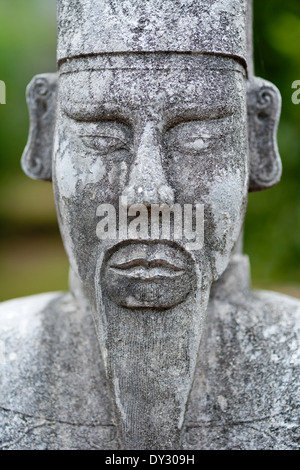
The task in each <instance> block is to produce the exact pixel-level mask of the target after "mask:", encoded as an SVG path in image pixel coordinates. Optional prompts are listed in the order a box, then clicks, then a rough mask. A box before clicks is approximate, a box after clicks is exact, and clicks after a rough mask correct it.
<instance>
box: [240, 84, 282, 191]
mask: <svg viewBox="0 0 300 470" xmlns="http://www.w3.org/2000/svg"><path fill="white" fill-rule="evenodd" d="M280 111H281V96H280V92H279V90H278V89H277V88H276V87H275V85H273V84H272V83H270V82H267V81H266V80H263V79H261V78H258V77H252V78H250V79H249V81H248V132H249V156H250V180H249V192H251V191H261V190H262V189H268V188H270V187H272V186H274V185H275V184H276V183H278V181H279V180H280V177H281V172H282V165H281V159H280V155H279V151H278V145H277V129H278V124H279V119H280Z"/></svg>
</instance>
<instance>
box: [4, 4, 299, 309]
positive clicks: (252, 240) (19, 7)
mask: <svg viewBox="0 0 300 470" xmlns="http://www.w3.org/2000/svg"><path fill="white" fill-rule="evenodd" d="M254 9H255V20H254V31H255V38H254V39H255V41H254V44H255V66H256V75H258V76H261V77H263V78H265V79H267V80H270V81H272V82H273V83H275V84H276V85H277V87H278V88H279V89H280V91H281V94H282V100H283V109H282V118H281V123H280V129H279V147H280V153H281V156H282V160H283V168H284V172H283V177H282V181H281V182H280V184H279V185H277V186H276V187H275V188H272V189H270V190H268V191H264V192H261V193H255V194H251V195H250V197H249V206H248V213H247V218H246V227H245V252H246V253H248V254H249V256H250V260H251V268H252V283H253V286H254V287H261V288H268V289H273V290H277V291H280V292H284V293H288V294H291V295H295V296H297V297H299V298H300V236H299V234H300V132H299V131H300V105H298V106H296V105H294V104H293V103H292V101H291V96H292V93H293V91H294V90H292V88H291V86H292V83H293V82H294V81H295V80H300V2H299V0H285V1H284V2H282V0H254ZM55 10H56V0H0V80H3V81H4V82H5V83H6V87H7V98H6V103H7V104H5V105H0V301H2V300H6V299H10V298H13V297H20V296H25V295H30V294H35V293H38V292H44V291H51V290H65V289H67V285H68V261H67V258H66V255H65V253H64V249H63V246H62V242H61V240H60V235H59V231H58V226H57V222H56V214H55V207H54V201H53V196H52V187H51V184H50V183H42V182H36V181H32V180H30V179H29V178H27V177H26V176H25V175H23V173H22V170H21V168H20V157H21V154H22V152H23V149H24V146H25V144H26V140H27V134H28V126H29V123H28V113H27V108H26V103H25V88H26V85H27V84H28V83H29V81H30V80H31V78H32V77H33V76H34V75H35V74H38V73H44V72H55V70H56V58H55V53H56V19H55Z"/></svg>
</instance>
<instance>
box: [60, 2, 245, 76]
mask: <svg viewBox="0 0 300 470" xmlns="http://www.w3.org/2000/svg"><path fill="white" fill-rule="evenodd" d="M251 2H252V0H58V51H57V59H58V63H59V64H61V63H62V62H63V61H65V60H67V59H71V58H75V57H82V56H90V55H98V54H107V53H110V54H112V53H126V52H177V53H178V52H179V53H180V52H186V53H199V54H216V55H221V56H230V57H233V58H236V59H237V60H239V61H240V62H242V63H243V65H244V66H245V67H246V66H247V62H248V60H247V55H248V54H249V51H248V48H247V30H248V24H247V22H248V18H247V16H248V14H249V9H251Z"/></svg>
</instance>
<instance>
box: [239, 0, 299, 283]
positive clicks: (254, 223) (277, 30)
mask: <svg viewBox="0 0 300 470" xmlns="http://www.w3.org/2000/svg"><path fill="white" fill-rule="evenodd" d="M254 46H255V48H254V50H255V69H256V70H255V73H256V75H258V76H261V77H263V78H265V79H267V80H269V81H271V82H273V83H275V85H276V86H277V87H278V88H279V90H280V92H281V95H282V115H281V122H280V126H279V133H278V142H279V149H280V154H281V158H282V161H283V175H282V179H281V182H280V183H279V184H278V185H277V186H276V187H274V188H272V189H270V190H268V191H265V192H262V193H257V194H250V196H249V205H248V212H247V218H246V227H245V251H246V252H247V253H248V254H249V255H250V259H251V266H252V277H253V279H254V282H256V283H259V282H262V281H263V282H264V283H266V284H271V283H273V282H276V283H278V282H287V283H297V284H299V283H300V263H299V261H300V236H299V234H300V138H299V130H300V105H298V106H296V105H295V104H293V103H292V100H291V96H292V93H293V91H294V90H292V83H293V82H294V81H295V80H300V54H299V46H300V2H299V1H298V0H285V2H282V1H280V0H264V1H261V0H254Z"/></svg>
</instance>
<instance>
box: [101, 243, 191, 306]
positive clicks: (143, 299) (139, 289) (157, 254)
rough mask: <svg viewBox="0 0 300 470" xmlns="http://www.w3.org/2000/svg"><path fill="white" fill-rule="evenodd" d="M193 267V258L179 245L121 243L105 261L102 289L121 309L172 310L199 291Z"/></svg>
mask: <svg viewBox="0 0 300 470" xmlns="http://www.w3.org/2000/svg"><path fill="white" fill-rule="evenodd" d="M193 264H194V262H193V260H192V259H191V256H190V255H189V254H188V253H187V252H186V251H185V250H183V249H182V248H181V247H179V246H178V245H177V244H175V243H170V242H161V241H157V242H156V241H152V242H144V241H131V242H127V243H121V244H118V245H115V246H114V247H113V248H112V249H111V250H110V252H109V253H108V255H107V256H106V257H105V259H104V262H103V266H102V274H101V282H102V280H103V285H102V286H101V287H102V289H103V291H104V292H105V293H106V294H107V296H108V297H109V299H110V300H112V301H113V302H115V303H116V304H117V305H119V306H121V307H127V308H152V309H168V308H171V307H174V306H176V305H178V304H180V303H182V302H183V301H184V300H185V299H186V298H187V296H188V294H189V293H190V292H191V291H193V290H194V289H195V286H196V276H195V269H194V266H193Z"/></svg>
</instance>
